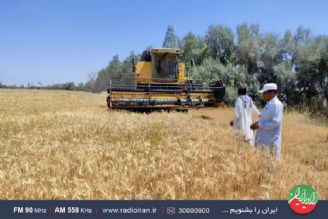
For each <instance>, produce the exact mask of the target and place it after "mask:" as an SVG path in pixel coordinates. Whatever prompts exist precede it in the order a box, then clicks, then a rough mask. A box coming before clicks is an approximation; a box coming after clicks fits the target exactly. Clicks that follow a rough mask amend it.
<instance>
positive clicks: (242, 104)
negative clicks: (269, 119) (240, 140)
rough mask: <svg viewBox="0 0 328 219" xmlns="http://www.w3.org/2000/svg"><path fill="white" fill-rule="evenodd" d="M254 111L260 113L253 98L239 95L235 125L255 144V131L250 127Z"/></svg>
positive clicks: (236, 103)
mask: <svg viewBox="0 0 328 219" xmlns="http://www.w3.org/2000/svg"><path fill="white" fill-rule="evenodd" d="M253 112H256V113H257V114H260V112H259V111H258V109H257V108H256V106H255V104H254V102H253V100H252V98H251V97H249V96H247V95H239V96H238V97H237V100H236V102H235V114H234V117H233V122H234V127H235V128H236V129H237V130H239V131H240V132H241V133H242V135H243V136H244V137H245V140H246V141H248V142H249V143H250V144H251V145H253V144H254V135H253V131H252V130H251V129H250V126H251V124H252V114H253Z"/></svg>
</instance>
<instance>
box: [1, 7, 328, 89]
mask: <svg viewBox="0 0 328 219" xmlns="http://www.w3.org/2000/svg"><path fill="white" fill-rule="evenodd" d="M245 22H247V23H249V24H251V23H253V24H259V25H260V27H261V30H262V31H264V32H276V33H279V34H280V35H282V34H283V33H284V31H285V30H287V29H289V30H292V31H295V30H296V28H297V27H298V26H300V25H302V26H304V27H308V28H310V29H311V30H312V33H313V34H328V25H327V23H328V1H325V0H161V1H156V0H138V1H136V0H130V1H128V0H0V82H2V83H4V84H16V85H21V84H24V85H27V83H28V82H30V83H33V84H34V85H37V83H38V82H41V83H42V84H54V83H63V82H68V81H74V82H75V83H79V82H86V81H87V79H88V75H89V74H91V73H96V72H97V71H98V70H100V69H101V68H103V67H106V66H107V64H108V62H109V60H110V59H111V58H112V56H114V55H115V54H118V55H119V56H120V58H121V59H124V58H125V57H126V56H128V55H129V53H130V52H131V51H132V50H133V51H135V52H138V53H139V52H141V51H142V50H143V49H145V48H146V47H148V46H153V47H161V46H162V42H163V38H164V34H165V31H166V28H167V26H168V25H173V26H174V29H175V32H176V34H177V35H178V36H179V37H183V36H184V35H185V34H186V33H187V32H189V31H192V32H194V33H195V34H198V35H204V34H205V32H206V30H207V28H208V26H209V25H210V24H222V25H225V26H228V27H231V28H232V29H233V30H234V31H235V29H236V26H237V25H238V24H241V23H245Z"/></svg>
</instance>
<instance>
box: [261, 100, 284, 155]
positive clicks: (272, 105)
mask: <svg viewBox="0 0 328 219" xmlns="http://www.w3.org/2000/svg"><path fill="white" fill-rule="evenodd" d="M282 117H283V105H282V103H281V102H280V100H279V99H278V98H277V96H275V97H274V98H272V99H271V100H270V101H269V102H267V104H266V105H265V107H264V109H263V112H262V113H261V119H260V120H259V121H258V125H259V129H258V130H257V133H256V138H255V145H256V146H257V147H261V148H263V147H271V148H272V149H274V156H275V157H277V158H279V157H280V155H281V129H282Z"/></svg>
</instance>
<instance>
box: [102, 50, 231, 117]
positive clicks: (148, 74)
mask: <svg viewBox="0 0 328 219" xmlns="http://www.w3.org/2000/svg"><path fill="white" fill-rule="evenodd" d="M181 55H182V50H179V49H169V48H156V49H149V50H148V51H147V52H146V54H144V55H143V56H142V57H141V59H140V61H138V62H137V63H135V61H134V60H132V64H133V72H134V78H133V79H132V80H128V81H126V80H120V81H118V80H115V79H112V80H111V81H110V84H109V87H108V97H107V105H108V107H109V108H110V109H130V110H145V111H146V110H155V109H175V110H186V109H188V108H200V107H206V106H214V107H217V106H218V104H219V103H220V102H222V100H223V98H224V96H225V85H224V84H223V83H222V82H221V81H213V82H212V83H211V84H208V85H204V84H196V83H193V81H192V80H190V78H189V72H188V70H187V68H186V66H185V64H184V63H181V62H180V57H181ZM192 63H193V62H192Z"/></svg>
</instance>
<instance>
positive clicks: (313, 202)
mask: <svg viewBox="0 0 328 219" xmlns="http://www.w3.org/2000/svg"><path fill="white" fill-rule="evenodd" d="M317 203H318V195H317V192H316V191H315V190H314V189H313V188H312V187H311V186H309V185H305V184H299V185H296V186H294V187H293V188H292V189H291V190H290V192H289V195H288V204H289V206H290V208H291V209H292V210H293V211H294V212H295V213H298V214H308V213H310V212H312V211H313V210H314V209H315V207H316V206H317Z"/></svg>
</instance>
